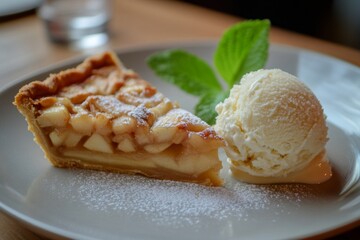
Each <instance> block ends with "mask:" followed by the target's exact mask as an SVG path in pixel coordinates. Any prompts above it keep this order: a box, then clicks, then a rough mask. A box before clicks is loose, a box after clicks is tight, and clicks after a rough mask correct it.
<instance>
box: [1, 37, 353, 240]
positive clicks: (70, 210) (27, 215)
mask: <svg viewBox="0 0 360 240" xmlns="http://www.w3.org/2000/svg"><path fill="white" fill-rule="evenodd" d="M214 46H215V43H209V42H201V43H199V42H198V43H191V44H177V45H176V46H174V45H173V46H166V47H152V48H145V49H136V50H130V51H125V52H119V55H120V57H121V59H122V60H123V62H124V64H125V65H126V66H128V67H130V68H133V69H135V70H136V71H138V72H139V73H140V74H141V75H142V76H143V77H144V78H145V79H147V80H149V81H150V82H151V83H153V84H154V85H155V86H157V87H158V88H159V90H160V91H162V92H163V93H165V94H166V95H168V96H169V97H170V98H171V99H173V100H178V101H179V102H180V104H182V106H183V107H184V108H186V109H189V110H191V109H192V108H193V106H194V103H195V100H196V99H195V98H194V97H191V96H188V95H186V94H184V93H183V92H181V91H179V90H178V89H177V88H175V87H174V86H171V85H169V84H166V83H164V82H162V81H160V80H158V79H157V78H156V77H155V76H154V75H153V74H152V72H151V71H150V70H149V69H148V68H147V66H146V63H145V59H146V57H147V56H149V55H150V54H151V53H153V52H155V51H159V50H164V49H166V48H171V47H176V48H183V49H185V50H188V51H191V52H193V53H195V54H198V55H199V56H202V57H204V58H206V59H208V60H209V62H211V57H212V53H213V50H214ZM79 61H80V59H77V60H72V61H70V62H67V63H64V64H60V65H57V66H54V67H50V68H48V69H45V70H43V71H40V72H38V73H35V74H34V75H32V76H30V77H27V78H25V79H23V80H22V81H20V82H18V83H17V84H15V85H13V86H10V87H7V88H5V89H4V90H3V91H2V92H1V93H0V101H1V108H0V116H1V118H0V127H1V131H0V132H1V134H0V141H1V145H0V159H1V161H0V208H1V209H3V210H4V211H5V212H8V213H9V214H11V215H13V216H14V217H16V218H18V219H20V220H21V221H23V222H25V223H27V224H28V225H29V226H31V227H32V228H33V229H34V230H36V231H41V232H42V233H45V234H55V235H61V236H65V237H69V238H75V239H239V238H243V239H250V238H251V239H264V238H266V239H289V238H305V237H309V236H314V235H318V234H323V233H325V232H328V231H331V230H334V229H337V228H341V227H343V226H345V225H347V224H350V223H353V222H355V221H358V220H359V219H360V189H359V186H360V185H359V173H360V171H359V161H360V154H359V149H360V69H359V68H357V67H355V66H352V65H350V64H348V63H345V62H342V61H340V60H336V59H334V58H330V57H327V56H324V55H320V54H317V53H312V52H308V51H304V50H300V49H295V48H290V47H285V46H277V45H275V46H272V47H271V49H270V58H269V61H268V65H267V68H281V69H283V70H285V71H288V72H290V73H292V74H295V75H297V76H299V78H300V79H302V80H304V81H305V82H306V84H307V85H308V86H309V87H310V88H311V89H312V90H313V91H314V92H315V94H316V95H317V96H318V98H319V99H320V101H321V103H322V105H323V107H324V109H325V113H326V115H327V120H328V125H329V129H330V130H329V135H330V141H329V143H328V145H327V151H328V156H329V158H330V160H331V162H332V165H333V167H334V173H335V174H334V176H333V178H332V179H331V180H330V181H329V182H327V183H325V184H321V185H318V186H308V185H275V186H256V185H247V184H242V183H239V182H236V181H234V180H233V179H231V178H230V177H226V185H225V187H223V188H208V187H202V186H197V185H194V184H186V183H176V182H170V181H158V180H149V179H144V178H143V177H140V176H126V175H117V174H111V173H102V172H94V171H79V170H64V169H56V168H53V167H52V166H50V164H49V163H48V161H47V160H45V159H44V157H43V153H42V152H41V150H40V149H39V147H38V146H37V145H36V144H35V143H34V142H33V141H32V138H33V136H32V135H31V134H30V133H29V132H27V130H26V129H27V125H26V123H25V120H24V119H23V117H22V116H21V115H20V114H19V113H18V112H17V110H16V109H15V107H14V106H13V105H12V104H11V102H12V101H13V97H14V95H15V94H16V92H17V91H18V89H19V87H20V86H21V85H23V84H25V83H26V82H29V81H32V80H35V79H44V78H45V77H46V76H47V75H48V74H49V73H50V72H56V71H58V70H59V69H64V68H68V67H70V66H73V65H74V64H75V63H79ZM222 174H223V175H224V176H226V172H223V173H222Z"/></svg>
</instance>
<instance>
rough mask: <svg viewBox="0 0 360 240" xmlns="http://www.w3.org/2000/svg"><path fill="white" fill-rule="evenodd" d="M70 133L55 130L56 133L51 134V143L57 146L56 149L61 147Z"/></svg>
mask: <svg viewBox="0 0 360 240" xmlns="http://www.w3.org/2000/svg"><path fill="white" fill-rule="evenodd" d="M67 134H68V132H66V131H60V130H58V129H55V130H54V131H52V132H51V133H50V134H49V138H50V141H51V143H52V144H53V145H54V146H55V147H59V146H61V145H62V144H63V142H64V140H65V138H66V137H67Z"/></svg>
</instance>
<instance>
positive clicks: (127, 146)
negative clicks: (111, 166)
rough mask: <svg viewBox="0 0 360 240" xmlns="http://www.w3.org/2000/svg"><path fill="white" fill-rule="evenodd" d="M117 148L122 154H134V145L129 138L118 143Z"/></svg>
mask: <svg viewBox="0 0 360 240" xmlns="http://www.w3.org/2000/svg"><path fill="white" fill-rule="evenodd" d="M117 148H118V149H119V150H120V151H123V152H135V150H136V146H135V143H134V142H133V141H132V140H131V139H129V138H124V139H123V140H122V141H120V142H119V144H118V146H117Z"/></svg>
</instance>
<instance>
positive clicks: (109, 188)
mask: <svg viewBox="0 0 360 240" xmlns="http://www.w3.org/2000/svg"><path fill="white" fill-rule="evenodd" d="M59 171H61V180H60V181H58V180H56V178H57V176H56V175H57V174H55V175H54V174H51V178H49V176H48V177H45V178H42V180H41V181H42V184H40V185H42V186H45V187H46V188H48V190H47V191H49V192H51V193H50V194H55V195H56V197H57V198H64V201H76V202H80V203H81V204H82V205H84V206H86V208H87V209H88V210H89V211H94V212H103V213H104V212H106V213H112V214H124V213H126V215H141V216H142V217H143V218H145V219H147V220H149V221H152V222H154V223H156V224H158V225H163V226H166V225H172V226H184V225H186V224H196V223H198V222H199V221H200V220H201V219H204V218H208V219H214V220H223V219H228V218H232V219H233V218H236V219H238V220H241V221H247V219H251V216H249V215H250V214H251V212H252V211H262V210H271V211H273V212H274V214H275V215H276V214H277V213H278V214H280V213H281V211H283V209H284V208H283V204H291V205H292V206H294V207H300V205H301V202H302V201H303V200H306V199H309V198H312V197H313V193H311V191H310V188H309V187H308V186H307V185H294V184H292V185H251V184H245V183H241V182H237V181H235V180H233V179H231V177H230V176H227V179H225V180H226V184H225V186H224V187H206V186H202V185H198V184H192V183H183V182H175V181H167V180H156V179H151V178H145V177H142V176H132V175H123V174H116V173H108V172H98V171H86V170H59ZM63 174H66V176H67V177H65V179H66V181H64V180H63V179H64V176H63ZM49 187H50V188H49ZM43 189H44V188H43ZM273 221H275V220H273Z"/></svg>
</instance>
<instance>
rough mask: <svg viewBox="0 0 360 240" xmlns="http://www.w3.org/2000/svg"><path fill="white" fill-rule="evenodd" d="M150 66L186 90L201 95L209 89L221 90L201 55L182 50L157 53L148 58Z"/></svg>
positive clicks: (164, 78)
mask: <svg viewBox="0 0 360 240" xmlns="http://www.w3.org/2000/svg"><path fill="white" fill-rule="evenodd" d="M147 63H148V65H149V67H150V68H151V69H152V70H153V71H155V73H156V74H157V75H158V76H160V77H161V78H162V79H163V80H165V81H167V82H170V83H173V84H175V85H177V86H178V87H180V88H181V89H182V90H184V91H185V92H188V93H190V94H193V95H196V96H199V95H203V94H205V93H207V92H209V91H220V90H221V85H220V84H219V82H218V80H217V78H216V76H215V73H214V72H213V70H212V69H211V67H210V66H209V65H208V64H207V63H206V62H205V61H204V60H202V59H200V58H199V57H197V56H195V55H193V54H190V53H187V52H185V51H182V50H169V51H164V52H160V53H156V54H154V55H152V56H150V57H149V58H148V59H147Z"/></svg>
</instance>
